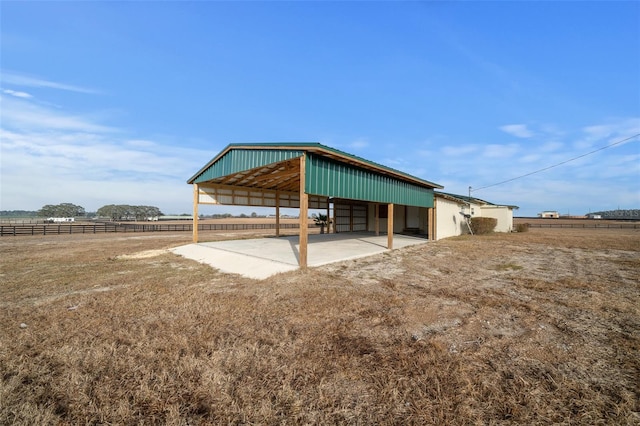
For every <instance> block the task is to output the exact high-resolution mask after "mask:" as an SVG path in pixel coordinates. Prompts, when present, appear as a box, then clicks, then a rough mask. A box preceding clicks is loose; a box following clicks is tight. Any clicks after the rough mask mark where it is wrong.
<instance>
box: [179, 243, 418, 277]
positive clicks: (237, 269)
mask: <svg viewBox="0 0 640 426" xmlns="http://www.w3.org/2000/svg"><path fill="white" fill-rule="evenodd" d="M427 242H428V240H427V239H425V238H420V237H414V236H407V235H395V238H394V248H395V249H400V248H403V247H408V246H411V245H415V244H424V243H427ZM307 250H308V254H309V260H308V266H310V267H313V266H321V265H325V264H328V263H334V262H340V261H343V260H349V259H356V258H360V257H365V256H371V255H374V254H378V253H382V252H384V251H386V250H388V249H387V236H386V235H385V236H376V235H375V233H373V232H357V233H355V232H353V233H348V234H317V235H309V236H308V245H307ZM172 251H173V252H174V253H175V254H178V255H180V256H183V257H186V258H188V259H193V260H196V261H198V262H201V263H205V264H207V265H210V266H212V267H214V268H216V269H219V270H221V271H223V272H227V273H232V274H240V275H243V276H245V277H248V278H254V279H265V278H268V277H270V276H271V275H275V274H278V273H281V272H288V271H293V270H296V269H298V268H299V267H300V237H299V236H297V235H294V236H288V237H267V238H257V239H248V240H230V241H215V242H204V243H194V244H187V245H185V246H180V247H176V248H174V249H172Z"/></svg>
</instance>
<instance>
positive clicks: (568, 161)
mask: <svg viewBox="0 0 640 426" xmlns="http://www.w3.org/2000/svg"><path fill="white" fill-rule="evenodd" d="M638 136H640V133H637V134H635V135H633V136H630V137H628V138H626V139H622V140H620V141H617V142H613V143H611V144H609V145H606V146H603V147H600V148H598V149H595V150H593V151H591V152H587V153H586V154H582V155H579V156H577V157H573V158H571V159H569V160H565V161H562V162H560V163H557V164H554V165H552V166H547V167H545V168H543V169H540V170H536V171H534V172H530V173H526V174H524V175H520V176H516V177H514V178H511V179H507V180H503V181H502V182H498V183H493V184H491V185H487V186H481V187H480V188H475V189H473V191H474V192H475V191H480V190H481V189H487V188H491V187H493V186H498V185H502V184H504V183H507V182H513V181H514V180H518V179H522V178H523V177H527V176H531V175H535V174H536V173H540V172H544V171H546V170H549V169H553V168H554V167H558V166H562V165H563V164H567V163H570V162H571V161H575V160H578V159H580V158H583V157H586V156H587V155H591V154H595V153H596V152H598V151H602V150H605V149H607V148H611V147H613V146H616V145H620V144H621V143H624V142H627V141H629V140H631V139H634V138H637V137H638Z"/></svg>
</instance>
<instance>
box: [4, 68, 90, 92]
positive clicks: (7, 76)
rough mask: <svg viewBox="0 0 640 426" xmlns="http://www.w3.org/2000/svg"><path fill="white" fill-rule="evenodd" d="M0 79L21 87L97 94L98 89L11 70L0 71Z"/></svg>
mask: <svg viewBox="0 0 640 426" xmlns="http://www.w3.org/2000/svg"><path fill="white" fill-rule="evenodd" d="M0 79H1V80H2V82H4V83H9V84H14V85H16V86H22V87H40V88H49V89H57V90H66V91H70V92H77V93H86V94H99V93H100V91H98V90H95V89H91V88H87V87H81V86H76V85H73V84H66V83H59V82H55V81H50V80H45V79H43V78H39V77H33V76H29V75H25V74H20V73H15V72H11V71H4V70H3V71H2V73H0Z"/></svg>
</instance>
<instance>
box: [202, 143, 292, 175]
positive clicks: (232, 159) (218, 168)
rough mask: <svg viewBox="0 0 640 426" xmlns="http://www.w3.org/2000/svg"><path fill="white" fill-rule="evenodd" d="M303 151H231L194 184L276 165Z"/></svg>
mask: <svg viewBox="0 0 640 426" xmlns="http://www.w3.org/2000/svg"><path fill="white" fill-rule="evenodd" d="M302 153H303V151H293V150H292V151H288V150H275V149H261V150H257V149H232V150H230V151H229V152H227V153H226V154H225V155H223V156H222V157H221V158H219V159H218V161H216V162H215V163H213V164H211V165H210V166H209V167H207V168H206V169H205V170H203V171H202V173H201V174H200V175H199V176H198V177H197V178H195V180H194V181H193V182H194V183H201V182H206V181H209V180H212V179H215V178H219V177H222V176H227V175H230V174H233V173H238V172H241V171H244V170H250V169H254V168H256V167H261V166H266V165H267V164H272V163H278V162H280V161H286V160H290V159H292V158H296V157H300V156H301V155H302Z"/></svg>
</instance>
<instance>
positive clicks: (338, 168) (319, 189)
mask: <svg viewBox="0 0 640 426" xmlns="http://www.w3.org/2000/svg"><path fill="white" fill-rule="evenodd" d="M306 170H307V176H306V179H305V191H306V192H307V193H308V194H316V195H325V196H327V197H337V198H345V199H351V200H363V201H374V202H379V203H394V204H404V205H407V206H418V207H433V189H432V188H425V187H421V186H418V185H414V184H412V183H409V182H403V181H401V180H399V179H395V178H392V177H389V176H385V175H382V174H377V173H373V172H371V171H369V170H365V169H361V168H358V167H355V166H352V165H349V164H344V163H339V162H337V161H333V160H330V159H327V158H323V157H321V156H318V155H314V154H308V155H307V166H306Z"/></svg>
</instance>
